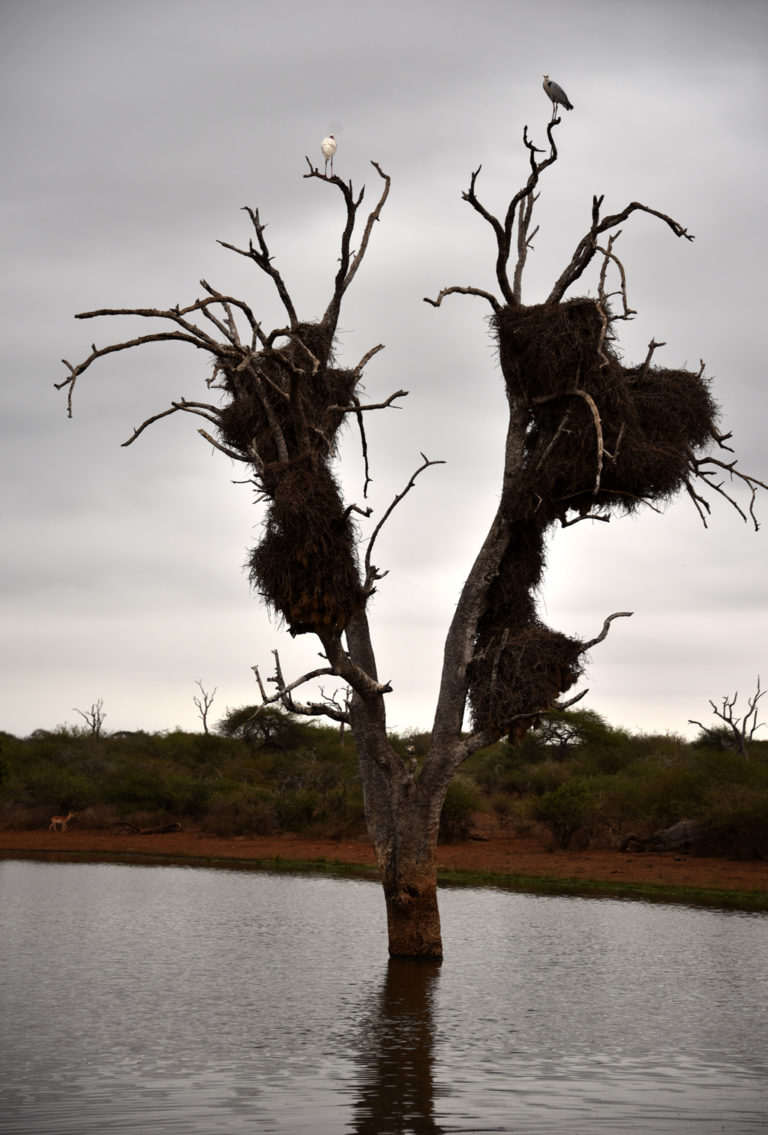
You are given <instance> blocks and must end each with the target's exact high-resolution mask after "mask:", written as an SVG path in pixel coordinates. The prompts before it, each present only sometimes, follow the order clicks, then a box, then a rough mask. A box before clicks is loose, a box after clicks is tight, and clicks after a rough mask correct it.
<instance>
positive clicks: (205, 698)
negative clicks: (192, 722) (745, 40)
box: [192, 678, 216, 733]
mask: <svg viewBox="0 0 768 1135" xmlns="http://www.w3.org/2000/svg"><path fill="white" fill-rule="evenodd" d="M195 685H196V686H199V687H200V697H198V696H197V694H195V695H194V697H193V698H192V701H193V702H194V703H195V707H196V709H197V712H198V714H199V715H200V720H201V721H202V723H203V733H208V732H209V729H208V714H209V712H210V709H211V706H212V705H213V699H214V698H215V697H216V686H214V687H213V690H212V691H211V693H208V691H207V690H206V688H205V686H204V685H203V682H202V679H200V678H198V680H197V681H196V682H195Z"/></svg>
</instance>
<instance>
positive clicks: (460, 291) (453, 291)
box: [424, 284, 501, 311]
mask: <svg viewBox="0 0 768 1135" xmlns="http://www.w3.org/2000/svg"><path fill="white" fill-rule="evenodd" d="M453 295H461V296H479V297H480V299H484V300H488V303H489V304H490V305H491V307H492V308H493V310H494V311H501V304H500V303H499V301H498V300H497V299H496V296H494V295H492V294H491V293H490V292H485V291H483V289H482V288H469V287H467V288H461V287H459V286H458V284H456V285H454V286H453V287H451V288H443V290H442V291H441V292H440V294H439V295H438V297H437V299H434V300H432V299H430V298H429V296H424V303H428V304H431V306H432V307H440V304H441V303H442V302H443V300H444V299H445V297H446V296H453Z"/></svg>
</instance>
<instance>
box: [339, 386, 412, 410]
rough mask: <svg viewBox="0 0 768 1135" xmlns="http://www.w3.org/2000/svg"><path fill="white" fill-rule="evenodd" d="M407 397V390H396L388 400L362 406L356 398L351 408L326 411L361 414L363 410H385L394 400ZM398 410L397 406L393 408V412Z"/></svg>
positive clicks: (344, 407)
mask: <svg viewBox="0 0 768 1135" xmlns="http://www.w3.org/2000/svg"><path fill="white" fill-rule="evenodd" d="M407 397H408V391H407V390H396V391H395V393H394V394H390V396H389V398H386V399H385V400H384V401H383V402H366V403H365V405H363V404H362V403H361V402H360V400H359V399H357V398H356V399H355V403H354V405H352V406H329V407H328V409H329V411H331V410H332V411H333V412H334V413H335V414H362V413H363V412H364V411H365V410H386V409H387V408H388V407H389V406H391V405H392V403H393V402H394V400H395V399H396V398H407ZM399 409H400V407H399V406H395V410H399Z"/></svg>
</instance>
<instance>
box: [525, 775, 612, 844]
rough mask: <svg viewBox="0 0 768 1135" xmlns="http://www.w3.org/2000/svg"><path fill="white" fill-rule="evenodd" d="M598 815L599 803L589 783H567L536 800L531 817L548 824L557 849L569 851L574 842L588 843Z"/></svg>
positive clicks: (578, 781)
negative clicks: (576, 840)
mask: <svg viewBox="0 0 768 1135" xmlns="http://www.w3.org/2000/svg"><path fill="white" fill-rule="evenodd" d="M596 814H597V802H596V799H595V796H594V794H593V791H592V789H591V787H590V785H589V783H588V782H586V781H583V780H568V781H566V782H565V783H564V784H561V785H560V787H559V788H556V789H555V790H554V791H553V792H547V793H545V795H544V796H542V797H540V798H539V799H538V800H536V801H535V803H534V805H533V808H532V815H533V818H534V819H535V820H538V821H539V822H540V823H543V824H546V826H547V827H548V828H549V830H550V832H551V833H552V838H553V840H554V842H555V846H556V847H561V848H568V847H570V846H571V844H572V843H573V841H574V840H575V839H578V842H579V843H580V844H581V845H582V846H583V845H586V844H587V843H588V842H589V839H590V837H591V835H592V832H593V829H594V825H595V820H596Z"/></svg>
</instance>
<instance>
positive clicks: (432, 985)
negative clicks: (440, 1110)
mask: <svg viewBox="0 0 768 1135" xmlns="http://www.w3.org/2000/svg"><path fill="white" fill-rule="evenodd" d="M439 976H440V962H434V961H413V960H409V959H398V958H393V959H391V960H390V961H389V964H388V968H387V972H386V975H385V978H384V984H383V986H382V990H381V994H380V996H379V998H378V1000H377V1002H376V1003H375V1006H374V1008H373V1009H372V1010H371V1012H370V1014H369V1016H368V1017H367V1019H366V1020H365V1022H364V1025H363V1030H362V1037H361V1044H360V1050H359V1055H358V1065H359V1069H360V1088H359V1098H358V1100H357V1102H356V1103H355V1108H354V1115H353V1118H352V1130H353V1131H355V1132H356V1133H357V1135H390V1133H391V1135H399V1133H400V1132H419V1133H420V1135H421V1133H422V1132H424V1133H425V1135H426V1133H434V1135H440V1133H441V1132H442V1131H443V1128H442V1127H440V1126H439V1125H438V1124H437V1123H436V1121H435V1118H434V1114H433V1111H434V1080H433V1060H434V1053H433V1045H434V1034H435V1023H434V1000H435V995H436V992H437V983H438V979H439Z"/></svg>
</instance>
